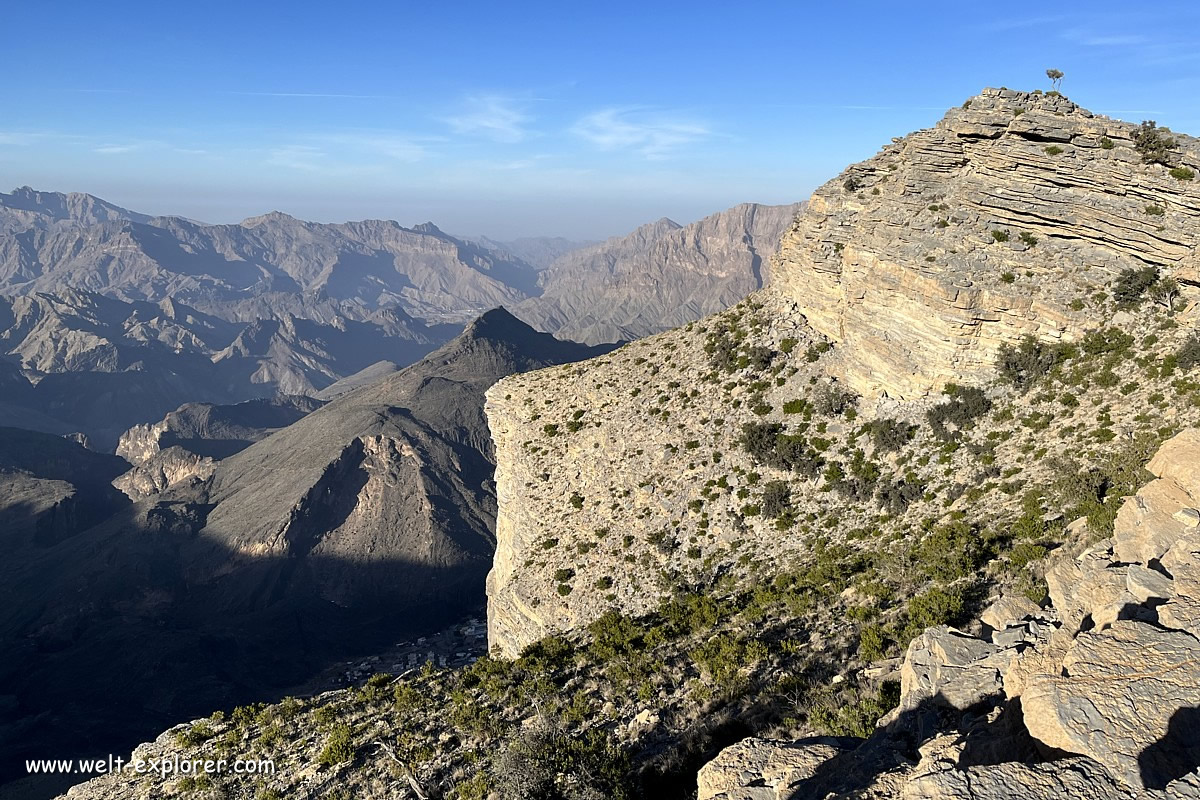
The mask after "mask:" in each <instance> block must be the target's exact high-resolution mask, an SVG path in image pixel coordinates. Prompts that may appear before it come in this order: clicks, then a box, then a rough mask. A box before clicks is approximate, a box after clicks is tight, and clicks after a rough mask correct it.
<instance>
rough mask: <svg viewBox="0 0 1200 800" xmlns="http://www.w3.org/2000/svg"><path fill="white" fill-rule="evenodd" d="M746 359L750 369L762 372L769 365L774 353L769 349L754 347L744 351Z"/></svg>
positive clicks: (759, 346) (760, 346)
mask: <svg viewBox="0 0 1200 800" xmlns="http://www.w3.org/2000/svg"><path fill="white" fill-rule="evenodd" d="M746 358H747V359H748V361H749V364H750V366H751V367H753V368H754V369H756V370H764V369H766V368H767V367H769V366H770V365H771V360H772V359H773V358H775V351H773V350H772V349H771V348H769V347H763V346H762V345H754V346H753V347H751V348H749V349H748V350H747V351H746Z"/></svg>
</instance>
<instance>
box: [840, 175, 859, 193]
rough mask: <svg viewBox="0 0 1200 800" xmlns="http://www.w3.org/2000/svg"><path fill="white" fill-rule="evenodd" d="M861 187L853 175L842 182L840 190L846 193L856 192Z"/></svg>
mask: <svg viewBox="0 0 1200 800" xmlns="http://www.w3.org/2000/svg"><path fill="white" fill-rule="evenodd" d="M861 186H862V184H861V183H859V182H858V178H856V177H854V176H853V175H851V176H850V177H849V178H846V180H844V181H842V188H843V189H845V190H846V191H847V192H857V191H858V190H859V188H860V187H861Z"/></svg>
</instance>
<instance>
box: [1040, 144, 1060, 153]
mask: <svg viewBox="0 0 1200 800" xmlns="http://www.w3.org/2000/svg"><path fill="white" fill-rule="evenodd" d="M1043 149H1044V150H1045V151H1046V155H1050V156H1057V155H1062V152H1063V149H1062V148H1061V147H1059V146H1058V145H1056V144H1051V145H1047V146H1046V147H1045V148H1043Z"/></svg>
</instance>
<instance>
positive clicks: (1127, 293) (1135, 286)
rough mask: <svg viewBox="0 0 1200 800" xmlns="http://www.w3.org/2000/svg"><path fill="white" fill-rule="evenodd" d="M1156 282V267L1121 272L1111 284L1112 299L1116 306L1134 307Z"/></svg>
mask: <svg viewBox="0 0 1200 800" xmlns="http://www.w3.org/2000/svg"><path fill="white" fill-rule="evenodd" d="M1157 280H1158V268H1157V267H1142V268H1141V269H1126V270H1122V271H1121V274H1120V275H1118V276H1117V280H1116V282H1115V283H1113V299H1114V300H1116V301H1117V305H1121V306H1131V305H1135V304H1136V303H1138V302H1140V301H1141V299H1142V298H1143V297H1144V296H1145V294H1146V292H1147V291H1149V289H1150V287H1151V286H1153V285H1154V283H1155V281H1157Z"/></svg>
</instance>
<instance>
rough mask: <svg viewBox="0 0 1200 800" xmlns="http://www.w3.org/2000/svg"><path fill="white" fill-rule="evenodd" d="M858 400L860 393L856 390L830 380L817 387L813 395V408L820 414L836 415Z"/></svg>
mask: <svg viewBox="0 0 1200 800" xmlns="http://www.w3.org/2000/svg"><path fill="white" fill-rule="evenodd" d="M856 400H858V395H856V394H854V392H851V391H849V390H847V389H842V388H841V387H840V386H838V385H837V384H836V383H833V382H830V383H826V384H823V385H822V386H821V387H820V388H818V389H817V391H816V393H815V397H813V408H814V409H815V410H816V412H817V413H818V414H823V415H825V416H827V417H836V416H838V415H839V414H841V413H843V412H844V411H846V410H847V409H849V408H850V407H851V406H853V405H854V403H855V401H856Z"/></svg>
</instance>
